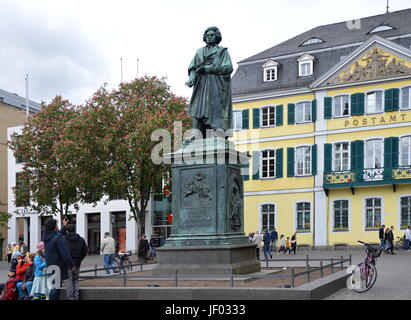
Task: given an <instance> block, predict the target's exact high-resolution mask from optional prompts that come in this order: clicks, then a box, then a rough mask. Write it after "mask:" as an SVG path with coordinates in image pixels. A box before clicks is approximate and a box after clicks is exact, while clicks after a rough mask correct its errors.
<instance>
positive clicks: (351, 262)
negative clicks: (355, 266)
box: [349, 253, 352, 265]
mask: <svg viewBox="0 0 411 320" xmlns="http://www.w3.org/2000/svg"><path fill="white" fill-rule="evenodd" d="M349 259H350V265H351V264H352V261H351V253H350V256H349Z"/></svg>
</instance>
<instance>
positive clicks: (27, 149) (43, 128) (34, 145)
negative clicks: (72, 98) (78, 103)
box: [9, 96, 79, 219]
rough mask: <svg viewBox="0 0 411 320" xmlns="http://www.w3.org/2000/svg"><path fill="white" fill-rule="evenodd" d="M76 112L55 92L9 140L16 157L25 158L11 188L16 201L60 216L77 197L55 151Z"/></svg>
mask: <svg viewBox="0 0 411 320" xmlns="http://www.w3.org/2000/svg"><path fill="white" fill-rule="evenodd" d="M77 116H78V111H77V110H76V108H75V107H74V106H73V105H71V104H70V102H69V101H68V100H65V99H63V98H62V97H61V96H56V97H55V98H54V99H53V100H52V101H51V102H50V103H49V104H43V106H42V108H41V111H39V112H38V113H36V114H35V115H33V116H31V117H30V118H29V119H28V121H27V122H26V124H25V125H24V127H23V129H22V133H21V134H17V133H14V134H13V135H12V137H11V141H10V142H9V146H10V148H11V149H12V150H13V152H14V156H15V157H16V158H21V159H24V164H23V170H22V171H21V172H20V173H19V181H18V182H17V184H16V187H15V188H14V193H15V199H16V202H18V203H16V205H24V206H29V207H31V209H33V210H34V211H36V212H38V213H39V214H53V215H59V216H60V218H61V219H62V218H63V216H64V215H67V214H68V213H69V208H70V206H71V205H74V206H76V205H77V203H78V200H79V197H78V193H77V190H76V185H75V184H74V182H73V181H71V180H70V179H67V177H69V176H70V175H69V174H68V172H69V173H70V170H71V168H70V167H67V166H65V164H64V163H63V162H62V161H61V159H60V158H59V154H58V153H57V152H56V150H57V146H58V145H59V143H60V141H61V136H62V135H63V134H64V132H65V130H66V129H67V128H68V126H69V125H70V121H72V120H73V119H75V118H76V117H77Z"/></svg>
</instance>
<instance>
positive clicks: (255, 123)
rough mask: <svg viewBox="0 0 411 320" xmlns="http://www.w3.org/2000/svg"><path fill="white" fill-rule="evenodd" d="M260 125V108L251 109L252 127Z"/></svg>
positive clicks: (256, 127)
mask: <svg viewBox="0 0 411 320" xmlns="http://www.w3.org/2000/svg"><path fill="white" fill-rule="evenodd" d="M259 127H260V108H254V109H253V128H254V129H258V128H259Z"/></svg>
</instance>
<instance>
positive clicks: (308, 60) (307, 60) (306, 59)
mask: <svg viewBox="0 0 411 320" xmlns="http://www.w3.org/2000/svg"><path fill="white" fill-rule="evenodd" d="M314 59H315V58H314V57H313V56H311V55H309V54H304V55H302V56H301V57H300V58H299V59H297V61H298V76H299V77H307V76H311V75H313V74H314ZM304 64H309V66H310V67H309V72H308V73H304V74H303V72H302V71H303V68H302V66H303V65H304Z"/></svg>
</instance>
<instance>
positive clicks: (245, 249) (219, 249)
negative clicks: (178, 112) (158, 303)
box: [154, 137, 260, 275]
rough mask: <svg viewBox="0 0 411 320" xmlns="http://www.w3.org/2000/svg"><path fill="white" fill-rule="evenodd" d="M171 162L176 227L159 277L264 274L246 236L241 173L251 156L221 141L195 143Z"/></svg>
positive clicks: (160, 254) (161, 254)
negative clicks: (260, 272)
mask: <svg viewBox="0 0 411 320" xmlns="http://www.w3.org/2000/svg"><path fill="white" fill-rule="evenodd" d="M169 156H170V157H171V158H172V164H173V165H172V174H173V226H172V234H171V236H170V238H168V239H167V243H166V245H165V246H164V247H162V248H159V250H158V261H159V264H158V265H157V266H156V268H155V269H154V274H157V275H164V274H170V275H173V274H175V270H178V273H179V274H187V275H196V274H210V275H214V274H216V275H218V274H222V275H223V274H230V273H231V272H233V273H236V274H244V273H251V272H256V271H259V270H260V263H259V262H258V261H257V259H256V255H255V245H253V244H250V243H249V242H248V237H247V236H245V235H244V205H243V194H244V192H243V180H242V175H241V168H242V167H243V166H244V164H246V163H247V162H248V156H247V155H246V154H245V153H243V152H238V151H236V150H235V148H234V144H233V143H232V142H229V141H228V140H225V139H223V138H220V137H213V138H208V139H201V140H194V141H192V142H191V143H189V144H186V145H184V146H183V147H182V148H181V149H180V150H178V151H177V152H175V153H173V154H170V155H169Z"/></svg>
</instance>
